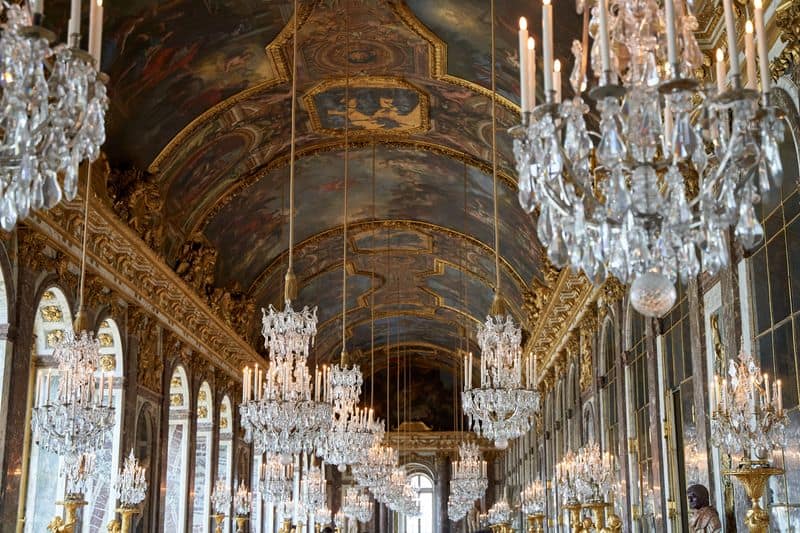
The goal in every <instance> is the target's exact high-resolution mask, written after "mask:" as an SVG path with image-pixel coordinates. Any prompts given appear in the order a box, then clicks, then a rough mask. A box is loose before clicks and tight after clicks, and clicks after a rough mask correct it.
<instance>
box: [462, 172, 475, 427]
mask: <svg viewBox="0 0 800 533" xmlns="http://www.w3.org/2000/svg"><path fill="white" fill-rule="evenodd" d="M462 225H463V228H462V232H463V233H464V234H465V235H466V233H467V163H466V162H465V163H464V216H463V218H462ZM460 259H461V269H460V270H459V283H460V285H461V286H460V289H461V301H462V302H463V304H462V305H463V307H464V315H463V316H462V318H461V320H462V321H463V324H464V325H463V326H462V327H463V331H462V335H461V343H462V346H463V348H462V350H463V353H464V354H466V353H468V352H469V333H468V332H469V319H468V318H467V313H468V312H469V310H468V309H467V280H466V278H465V277H464V269H465V268H467V241H466V239H464V240H463V244H462V246H461V258H460ZM460 360H461V357H459V361H460ZM465 366H466V364H465ZM461 376H462V377H463V371H462V374H461ZM463 387H464V388H465V389H466V388H467V387H469V388H472V383H467V382H466V381H465V382H464V385H463ZM459 428H460V431H461V432H462V433H463V431H464V415H463V413H461V416H459Z"/></svg>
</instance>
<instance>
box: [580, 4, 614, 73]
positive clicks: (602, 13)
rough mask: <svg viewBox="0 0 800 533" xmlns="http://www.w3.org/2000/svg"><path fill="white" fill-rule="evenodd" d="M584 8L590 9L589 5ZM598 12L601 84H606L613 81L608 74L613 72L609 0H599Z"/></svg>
mask: <svg viewBox="0 0 800 533" xmlns="http://www.w3.org/2000/svg"><path fill="white" fill-rule="evenodd" d="M584 9H588V6H587V7H584ZM598 12H599V13H598V15H599V24H600V27H599V32H600V35H599V37H600V61H601V64H602V68H603V73H602V75H601V78H600V84H601V85H605V84H606V83H611V80H610V79H608V76H609V75H610V74H611V53H610V51H609V48H608V0H599V7H598Z"/></svg>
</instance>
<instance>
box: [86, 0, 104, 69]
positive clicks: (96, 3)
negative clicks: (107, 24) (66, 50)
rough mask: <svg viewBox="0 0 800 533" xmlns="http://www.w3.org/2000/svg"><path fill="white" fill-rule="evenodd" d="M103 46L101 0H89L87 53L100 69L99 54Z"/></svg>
mask: <svg viewBox="0 0 800 533" xmlns="http://www.w3.org/2000/svg"><path fill="white" fill-rule="evenodd" d="M102 46H103V0H91V8H90V9H89V55H91V56H92V57H93V58H94V62H95V65H96V66H97V70H98V71H99V70H100V54H101V52H102Z"/></svg>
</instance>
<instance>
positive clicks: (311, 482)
mask: <svg viewBox="0 0 800 533" xmlns="http://www.w3.org/2000/svg"><path fill="white" fill-rule="evenodd" d="M305 464H306V465H307V466H306V468H305V470H304V472H303V475H302V477H301V480H300V493H301V494H302V497H303V504H304V506H305V509H306V512H309V513H313V512H315V511H316V510H318V509H321V508H323V507H324V506H325V500H326V493H327V491H326V489H327V486H328V482H327V480H326V479H325V466H324V465H323V466H322V467H319V466H316V465H315V464H313V461H312V458H311V457H308V458H306V463H305Z"/></svg>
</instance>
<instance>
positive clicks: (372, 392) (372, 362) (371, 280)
mask: <svg viewBox="0 0 800 533" xmlns="http://www.w3.org/2000/svg"><path fill="white" fill-rule="evenodd" d="M372 223H373V226H372V238H371V240H372V250H373V254H372V261H371V263H372V268H371V270H372V273H371V274H370V276H369V346H370V350H369V352H370V355H369V360H370V361H369V362H370V376H371V378H372V379H370V381H369V406H370V408H372V409H374V407H375V405H374V401H375V253H374V251H375V225H374V224H375V141H374V140H373V141H372Z"/></svg>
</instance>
